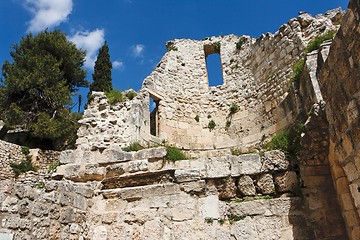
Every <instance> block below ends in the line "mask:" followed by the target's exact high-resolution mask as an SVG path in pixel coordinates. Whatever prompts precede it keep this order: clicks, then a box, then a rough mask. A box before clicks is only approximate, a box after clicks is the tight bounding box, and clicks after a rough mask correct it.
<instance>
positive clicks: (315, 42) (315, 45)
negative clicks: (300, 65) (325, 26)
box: [304, 30, 337, 53]
mask: <svg viewBox="0 0 360 240" xmlns="http://www.w3.org/2000/svg"><path fill="white" fill-rule="evenodd" d="M336 32H337V31H336V30H332V31H329V32H327V33H325V34H321V35H318V36H316V37H314V38H313V39H312V40H311V41H310V42H309V44H308V45H307V46H306V48H305V49H304V52H305V53H310V52H312V51H314V50H316V49H319V48H320V45H321V44H322V43H323V42H325V41H326V40H330V39H333V38H334V36H335V34H336Z"/></svg>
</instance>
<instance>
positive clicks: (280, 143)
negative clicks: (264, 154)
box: [266, 123, 305, 157]
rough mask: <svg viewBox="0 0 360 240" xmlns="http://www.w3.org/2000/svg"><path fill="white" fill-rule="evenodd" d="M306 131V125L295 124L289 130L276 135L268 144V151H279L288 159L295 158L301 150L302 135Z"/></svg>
mask: <svg viewBox="0 0 360 240" xmlns="http://www.w3.org/2000/svg"><path fill="white" fill-rule="evenodd" d="M304 131H305V125H304V124H302V123H297V124H295V125H294V126H293V127H292V128H290V129H289V130H281V131H280V132H278V133H277V134H275V135H274V136H273V137H272V139H271V141H270V142H269V143H268V144H267V147H266V148H267V149H269V150H273V149H279V150H281V151H283V152H284V153H285V155H286V156H287V157H295V156H296V155H297V154H298V152H299V150H300V140H301V134H302V133H303V132H304Z"/></svg>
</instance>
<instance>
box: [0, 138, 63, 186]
mask: <svg viewBox="0 0 360 240" xmlns="http://www.w3.org/2000/svg"><path fill="white" fill-rule="evenodd" d="M29 155H30V156H32V157H31V161H32V163H33V165H34V166H35V167H36V169H37V172H38V173H39V174H44V173H48V171H49V166H50V165H51V164H54V163H57V162H59V155H60V152H58V151H51V150H40V149H30V154H29ZM25 159H26V157H25V155H24V154H23V153H22V150H21V146H19V145H16V144H13V143H8V142H5V141H1V140H0V169H1V174H0V180H4V179H14V177H15V175H14V172H13V171H12V168H11V167H10V163H16V164H18V163H20V162H21V161H24V160H25Z"/></svg>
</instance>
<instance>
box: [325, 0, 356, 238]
mask: <svg viewBox="0 0 360 240" xmlns="http://www.w3.org/2000/svg"><path fill="white" fill-rule="evenodd" d="M359 41H360V3H359V1H356V0H354V1H350V4H349V10H348V12H347V14H346V16H345V18H344V21H343V23H342V26H341V28H340V30H339V31H338V33H337V35H336V37H335V39H334V40H333V43H332V45H331V48H330V53H329V57H328V60H327V62H326V63H325V65H324V67H323V69H322V72H321V74H320V85H321V90H322V92H323V95H324V99H325V102H326V115H327V119H328V121H329V131H330V149H329V162H330V165H331V170H332V174H333V180H334V184H335V188H336V191H337V195H338V200H339V202H340V205H341V208H342V214H343V217H344V219H345V222H346V226H347V230H348V234H349V237H350V238H351V239H360V224H359V223H360V221H359V210H360V200H359V199H360V192H359V189H360V188H359V186H360V167H359V139H360V138H359V133H360V129H359V126H360V125H359V124H360V121H359V104H360V99H359V96H360V95H359V94H360V85H359V79H360V68H359V62H360V45H359Z"/></svg>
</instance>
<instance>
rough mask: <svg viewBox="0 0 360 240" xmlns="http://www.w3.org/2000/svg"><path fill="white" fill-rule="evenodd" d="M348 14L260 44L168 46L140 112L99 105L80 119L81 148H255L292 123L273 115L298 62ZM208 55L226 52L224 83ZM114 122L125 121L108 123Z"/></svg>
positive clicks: (305, 21)
mask: <svg viewBox="0 0 360 240" xmlns="http://www.w3.org/2000/svg"><path fill="white" fill-rule="evenodd" d="M342 14H343V13H342V11H341V10H340V9H336V10H333V11H330V12H328V13H326V14H324V15H318V16H316V17H312V16H310V15H309V14H306V13H304V14H301V15H300V16H299V17H298V18H294V19H291V20H290V21H289V22H288V23H287V24H284V25H283V26H281V28H280V29H279V31H277V32H276V33H275V34H271V33H268V34H266V35H262V36H261V37H260V38H259V39H253V38H250V37H248V36H234V35H228V36H221V37H210V38H206V39H203V40H200V41H198V40H187V39H178V40H174V41H171V42H168V43H167V47H168V52H167V53H166V54H165V55H164V57H163V58H162V59H161V61H160V63H159V64H158V66H157V67H156V68H155V70H154V71H153V72H152V73H151V74H150V75H149V76H148V77H147V78H146V79H145V80H144V83H143V86H142V89H141V90H140V94H139V95H140V96H141V97H139V98H137V99H136V100H135V102H136V104H137V106H139V107H138V108H136V109H133V110H132V107H130V106H131V105H132V104H133V103H132V101H130V102H126V103H123V104H119V105H118V107H110V106H108V105H106V104H105V103H106V101H105V100H104V99H102V98H101V99H102V100H95V102H94V103H93V104H91V105H90V107H89V109H88V110H86V111H85V118H84V120H82V121H81V124H82V127H81V128H80V130H79V134H78V135H79V140H78V146H79V147H80V148H82V149H96V148H106V147H107V146H109V144H111V143H116V144H119V145H120V146H122V147H123V146H125V145H126V144H129V141H131V142H134V141H139V142H148V143H154V142H157V143H159V142H161V141H163V140H164V141H167V142H168V143H169V144H173V145H177V146H178V147H180V148H182V149H186V150H191V151H193V152H197V151H208V152H210V151H211V150H219V151H222V150H224V151H225V152H226V151H229V148H231V147H239V148H243V149H248V148H251V147H254V145H255V144H257V143H259V142H260V141H261V140H263V139H264V137H265V138H266V137H267V136H269V135H271V134H273V133H274V132H276V131H277V130H278V129H281V128H284V127H285V126H287V125H288V124H289V122H288V121H287V119H283V120H282V121H280V122H279V121H277V120H278V119H277V118H276V117H275V116H276V113H275V112H276V111H275V110H276V108H277V107H278V105H279V104H280V103H281V102H282V101H283V100H284V98H285V97H286V95H287V91H288V89H289V81H290V78H291V74H292V73H291V71H292V70H291V69H292V65H293V64H294V62H295V61H297V60H298V59H299V57H300V55H301V53H302V50H303V48H304V46H305V45H306V44H307V42H308V41H309V39H311V38H312V37H314V36H316V35H318V34H320V33H323V32H326V31H329V30H333V29H337V27H338V25H337V24H339V19H341V16H342ZM239 41H242V42H243V44H242V45H241V47H237V43H238V42H239ZM238 46H239V45H238ZM209 54H219V55H220V58H221V68H222V73H223V82H224V83H223V85H220V86H209V84H208V76H207V69H206V57H207V56H208V55H209ZM150 97H151V98H153V99H154V100H155V101H156V102H158V107H157V113H156V116H155V118H156V121H157V122H156V124H154V126H155V127H156V128H157V129H156V130H154V131H153V132H156V134H155V135H156V136H152V135H151V134H150V132H151V130H150V125H151V124H150V111H149V99H150ZM99 101H102V102H101V103H100V102H99ZM104 104H105V105H104ZM232 104H236V105H237V106H238V111H237V112H236V113H231V112H230V107H231V105H232ZM98 105H99V106H100V105H101V106H102V107H100V108H101V110H100V111H99V109H98V107H99V106H98ZM125 106H126V107H125ZM101 115H103V116H101ZM134 115H135V117H133V116H134ZM105 116H107V117H105ZM136 116H141V121H140V120H139V121H138V120H135V119H136ZM196 116H198V120H196V119H195V117H196ZM114 117H116V118H118V119H122V120H123V121H121V120H119V121H117V122H116V123H115V124H114V123H109V121H110V119H113V118H114ZM131 119H133V120H134V121H135V122H136V123H133V121H132V120H131ZM111 121H113V120H111ZM210 121H214V122H215V128H214V129H211V128H209V122H210ZM113 122H114V121H113ZM134 124H135V125H136V127H134V126H133V125H134ZM94 134H95V135H96V136H94ZM224 151H223V152H224ZM215 152H216V151H215ZM198 155H199V154H198ZM200 155H201V154H200Z"/></svg>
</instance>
